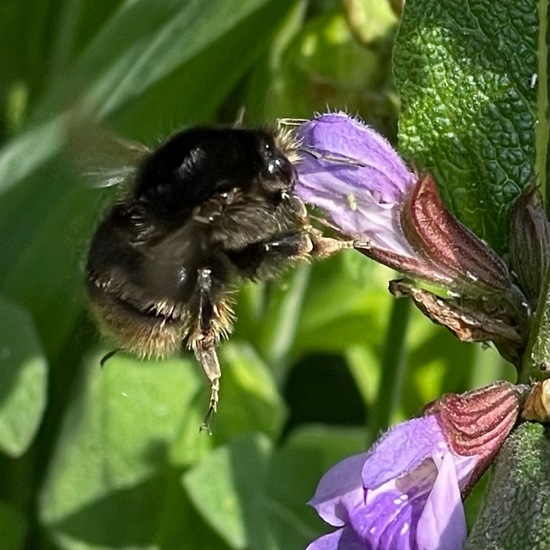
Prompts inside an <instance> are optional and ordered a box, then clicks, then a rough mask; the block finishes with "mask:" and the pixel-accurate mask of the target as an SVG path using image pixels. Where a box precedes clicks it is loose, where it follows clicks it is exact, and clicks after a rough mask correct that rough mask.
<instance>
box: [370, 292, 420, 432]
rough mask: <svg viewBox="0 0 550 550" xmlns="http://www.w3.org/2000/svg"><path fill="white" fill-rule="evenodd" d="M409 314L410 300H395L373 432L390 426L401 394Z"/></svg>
mask: <svg viewBox="0 0 550 550" xmlns="http://www.w3.org/2000/svg"><path fill="white" fill-rule="evenodd" d="M410 315H411V303H410V300H405V299H398V300H395V301H394V303H393V307H392V311H391V316H390V323H389V326H388V331H387V336H386V341H385V343H384V351H383V357H382V379H381V381H380V390H379V392H378V402H377V405H376V407H375V408H374V413H373V416H372V420H371V425H372V430H371V433H372V434H374V435H377V434H378V433H379V432H380V431H381V430H385V429H386V428H388V426H389V425H390V422H391V419H392V415H393V413H394V412H395V410H396V408H397V406H398V403H399V400H400V397H401V389H402V386H403V378H404V373H405V364H406V361H405V359H406V357H407V349H406V343H407V329H408V326H409V319H410Z"/></svg>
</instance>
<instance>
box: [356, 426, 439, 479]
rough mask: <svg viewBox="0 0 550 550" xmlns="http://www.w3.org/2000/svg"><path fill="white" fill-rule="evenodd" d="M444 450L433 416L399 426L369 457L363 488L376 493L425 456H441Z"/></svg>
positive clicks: (363, 472) (420, 461) (364, 471)
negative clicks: (439, 454)
mask: <svg viewBox="0 0 550 550" xmlns="http://www.w3.org/2000/svg"><path fill="white" fill-rule="evenodd" d="M447 448H448V447H447V444H446V442H445V438H444V436H443V433H442V431H441V428H440V426H439V424H438V422H437V419H436V417H435V416H426V417H423V418H415V419H414V420H409V421H408V422H403V423H401V424H398V425H397V426H396V427H395V428H393V429H392V430H390V431H389V432H387V433H386V434H385V435H384V436H383V437H382V439H380V441H379V442H378V443H377V444H376V445H375V446H374V447H373V449H372V450H371V452H370V453H369V456H368V457H367V460H365V463H364V466H363V470H362V476H363V485H364V487H366V488H367V489H376V488H378V487H380V486H381V485H383V484H384V483H386V482H388V481H389V480H391V479H394V478H396V477H398V476H400V475H402V474H403V473H404V472H410V471H411V470H413V469H414V468H416V467H417V466H418V465H419V464H421V463H422V462H423V460H424V459H425V458H426V457H427V456H431V455H432V454H433V453H441V452H444V451H445V450H446V449H447ZM405 449H406V452H404V450H405Z"/></svg>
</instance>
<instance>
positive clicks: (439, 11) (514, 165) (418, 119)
mask: <svg viewBox="0 0 550 550" xmlns="http://www.w3.org/2000/svg"><path fill="white" fill-rule="evenodd" d="M537 10H538V3H537V2H536V0H498V1H496V2H495V1H492V0H473V1H471V2H468V3H467V4H465V3H463V2H456V1H455V0H442V1H440V2H433V1H431V0H410V1H407V3H406V4H405V8H404V12H403V19H402V24H401V28H400V30H399V33H398V37H397V40H396V45H395V51H394V54H395V75H396V85H397V88H398V91H399V93H400V95H401V99H402V112H401V118H400V146H401V150H402V151H403V152H404V153H405V154H406V156H408V157H409V158H410V159H412V160H413V161H414V163H415V164H416V165H417V166H418V167H419V168H420V169H426V170H428V171H430V172H432V173H433V174H434V175H435V177H436V179H437V182H438V185H439V189H440V190H441V192H442V195H443V197H444V199H445V201H446V202H447V204H448V205H449V206H450V208H451V209H452V211H453V212H454V213H455V215H457V217H458V218H459V219H460V220H461V221H462V222H464V223H465V224H466V225H468V226H469V227H470V228H471V229H473V230H474V232H476V233H477V234H478V235H479V236H480V237H482V238H483V239H485V240H486V241H487V242H489V244H490V245H491V246H492V247H493V248H495V250H497V252H502V251H503V250H504V249H505V244H506V239H507V232H508V212H509V205H510V203H511V201H513V199H514V198H515V197H517V196H518V195H519V194H520V192H521V190H523V189H525V188H526V187H527V186H528V185H529V184H531V183H533V181H535V126H536V124H537V114H536V113H537V103H536V102H537V95H536V89H535V86H534V85H533V83H534V78H536V75H537V70H538V61H537V34H538V30H539V21H538V13H537ZM541 55H543V52H541ZM534 75H535V76H534Z"/></svg>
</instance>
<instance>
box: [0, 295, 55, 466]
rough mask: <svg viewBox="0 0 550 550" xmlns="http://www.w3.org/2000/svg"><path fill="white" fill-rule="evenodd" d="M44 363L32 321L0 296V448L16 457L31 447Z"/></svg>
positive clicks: (43, 381)
mask: <svg viewBox="0 0 550 550" xmlns="http://www.w3.org/2000/svg"><path fill="white" fill-rule="evenodd" d="M46 386H47V362H46V357H45V355H44V351H43V349H42V345H41V342H40V339H39V338H38V336H37V334H36V331H35V328H34V325H33V322H32V319H31V318H30V316H29V314H28V313H27V312H26V311H25V310H24V309H23V308H21V307H19V306H18V305H16V304H14V303H12V302H10V301H8V300H6V299H5V298H2V297H0V449H2V451H4V452H5V453H6V454H8V455H10V456H12V457H16V456H19V455H21V454H23V453H24V452H25V451H26V450H27V449H28V447H29V445H30V444H31V442H32V440H33V438H34V435H35V433H36V431H37V429H38V426H39V424H40V421H41V420H42V415H43V413H44V408H45V405H46Z"/></svg>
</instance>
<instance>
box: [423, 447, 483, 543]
mask: <svg viewBox="0 0 550 550" xmlns="http://www.w3.org/2000/svg"><path fill="white" fill-rule="evenodd" d="M438 462H439V465H438V469H439V475H438V476H437V478H436V479H435V481H434V485H433V488H432V491H431V493H430V496H429V497H428V500H427V501H426V504H425V506H424V510H423V511H422V514H421V516H420V518H419V520H418V525H417V530H416V531H417V533H416V542H417V546H418V548H419V549H422V550H440V549H441V548H443V547H442V546H441V541H443V540H444V541H445V549H446V550H447V549H448V550H460V549H461V548H462V547H463V545H464V542H465V541H466V517H465V515H464V508H463V506H462V501H461V497H460V488H459V480H458V477H457V471H456V463H455V461H454V460H453V458H452V457H451V455H449V454H446V455H445V456H444V457H443V459H442V460H440V461H438V460H437V459H436V460H435V464H437V463H438ZM474 466H475V459H474V458H473V457H469V458H467V459H465V461H464V463H463V464H462V468H464V469H468V470H469V471H471V470H472V469H473V467H474Z"/></svg>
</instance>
